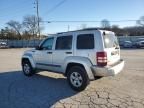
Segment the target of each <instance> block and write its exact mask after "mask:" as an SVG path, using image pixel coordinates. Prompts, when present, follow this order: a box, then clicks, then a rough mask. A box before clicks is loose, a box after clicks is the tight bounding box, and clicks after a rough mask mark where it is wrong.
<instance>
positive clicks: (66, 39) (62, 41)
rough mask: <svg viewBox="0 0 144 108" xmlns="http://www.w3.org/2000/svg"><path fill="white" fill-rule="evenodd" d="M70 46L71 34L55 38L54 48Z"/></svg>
mask: <svg viewBox="0 0 144 108" xmlns="http://www.w3.org/2000/svg"><path fill="white" fill-rule="evenodd" d="M71 48H72V36H61V37H58V38H57V40H56V48H55V49H56V50H69V49H71Z"/></svg>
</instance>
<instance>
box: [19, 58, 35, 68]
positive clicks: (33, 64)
mask: <svg viewBox="0 0 144 108" xmlns="http://www.w3.org/2000/svg"><path fill="white" fill-rule="evenodd" d="M25 60H28V61H29V62H30V64H31V66H32V68H36V65H35V63H34V61H33V59H32V58H30V57H26V56H24V57H22V59H21V65H22V63H23V62H24V61H25Z"/></svg>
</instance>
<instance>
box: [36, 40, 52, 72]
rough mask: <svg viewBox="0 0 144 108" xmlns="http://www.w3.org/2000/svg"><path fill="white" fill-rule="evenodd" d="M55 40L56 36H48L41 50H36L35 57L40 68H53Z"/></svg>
mask: <svg viewBox="0 0 144 108" xmlns="http://www.w3.org/2000/svg"><path fill="white" fill-rule="evenodd" d="M53 42H54V38H48V39H46V40H45V41H44V42H43V43H42V44H41V46H40V50H36V52H35V54H34V59H35V62H36V67H37V68H38V69H44V70H52V68H53V67H52V54H53Z"/></svg>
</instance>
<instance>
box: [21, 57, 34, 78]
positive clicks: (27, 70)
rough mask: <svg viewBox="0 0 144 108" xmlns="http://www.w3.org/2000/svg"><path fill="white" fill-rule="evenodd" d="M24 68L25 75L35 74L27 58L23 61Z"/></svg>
mask: <svg viewBox="0 0 144 108" xmlns="http://www.w3.org/2000/svg"><path fill="white" fill-rule="evenodd" d="M22 69H23V73H24V75H25V76H32V75H33V74H34V70H33V68H32V66H31V63H30V62H29V60H25V61H23V63H22Z"/></svg>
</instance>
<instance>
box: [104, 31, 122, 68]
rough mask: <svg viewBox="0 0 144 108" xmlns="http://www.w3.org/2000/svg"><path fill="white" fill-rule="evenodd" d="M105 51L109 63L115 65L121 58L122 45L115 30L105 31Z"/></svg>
mask: <svg viewBox="0 0 144 108" xmlns="http://www.w3.org/2000/svg"><path fill="white" fill-rule="evenodd" d="M102 35H103V42H104V51H105V52H106V54H107V65H108V66H109V65H113V64H115V63H117V62H118V61H119V60H120V47H119V44H118V40H117V37H116V36H115V34H114V33H113V32H103V34H102Z"/></svg>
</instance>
